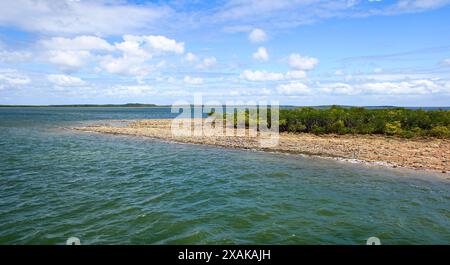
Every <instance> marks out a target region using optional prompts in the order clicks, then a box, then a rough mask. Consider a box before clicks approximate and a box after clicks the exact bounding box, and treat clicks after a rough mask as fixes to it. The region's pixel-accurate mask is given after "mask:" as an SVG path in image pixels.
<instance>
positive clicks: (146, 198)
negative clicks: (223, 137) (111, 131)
mask: <svg viewBox="0 0 450 265" xmlns="http://www.w3.org/2000/svg"><path fill="white" fill-rule="evenodd" d="M169 117H174V114H171V113H170V109H162V108H135V109H133V108H130V109H128V108H0V244H64V243H65V241H66V239H67V238H68V237H71V236H76V237H79V238H80V239H81V240H82V243H83V244H364V243H365V241H366V239H367V238H368V237H371V236H377V237H379V238H380V239H381V242H382V243H383V244H449V243H450V181H449V180H445V179H443V178H442V175H441V176H439V175H435V174H433V173H426V172H413V171H407V170H398V169H383V168H377V167H367V166H363V165H352V164H348V163H343V162H337V161H330V160H326V159H318V158H307V157H301V156H296V155H285V154H266V153H260V152H252V151H240V150H232V149H225V148H216V147H210V146H200V145H189V144H174V143H167V142H163V141H159V140H152V139H145V138H139V137H126V136H113V135H101V134H94V133H86V132H76V131H73V130H70V129H68V128H70V127H73V126H77V125H82V124H86V123H91V122H99V121H101V120H105V121H107V120H111V119H140V118H169ZM447 178H448V176H447Z"/></svg>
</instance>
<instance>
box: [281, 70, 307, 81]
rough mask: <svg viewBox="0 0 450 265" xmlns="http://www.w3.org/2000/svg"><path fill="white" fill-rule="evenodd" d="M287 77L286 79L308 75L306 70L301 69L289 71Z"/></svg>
mask: <svg viewBox="0 0 450 265" xmlns="http://www.w3.org/2000/svg"><path fill="white" fill-rule="evenodd" d="M285 77H286V79H302V78H305V77H306V72H305V71H301V70H295V71H288V72H287V73H286V75H285Z"/></svg>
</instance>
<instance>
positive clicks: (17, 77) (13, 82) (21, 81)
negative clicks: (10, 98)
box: [0, 69, 31, 88]
mask: <svg viewBox="0 0 450 265" xmlns="http://www.w3.org/2000/svg"><path fill="white" fill-rule="evenodd" d="M30 82H31V79H30V78H29V77H28V76H27V75H25V74H22V73H19V72H18V71H17V70H14V69H0V85H1V87H2V88H5V87H16V86H23V85H27V84H29V83H30Z"/></svg>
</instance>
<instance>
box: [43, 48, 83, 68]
mask: <svg viewBox="0 0 450 265" xmlns="http://www.w3.org/2000/svg"><path fill="white" fill-rule="evenodd" d="M47 56H48V57H47V60H48V61H49V62H50V63H52V64H55V65H57V66H58V67H60V68H61V69H62V70H64V71H69V72H72V71H77V70H80V69H81V68H82V67H83V66H84V65H85V64H86V63H87V61H88V60H89V59H90V58H91V53H90V52H89V51H49V52H48V53H47Z"/></svg>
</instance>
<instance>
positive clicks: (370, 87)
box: [361, 80, 442, 95]
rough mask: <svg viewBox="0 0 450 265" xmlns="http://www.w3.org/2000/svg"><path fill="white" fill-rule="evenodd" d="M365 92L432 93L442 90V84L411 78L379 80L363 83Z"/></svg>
mask: <svg viewBox="0 0 450 265" xmlns="http://www.w3.org/2000/svg"><path fill="white" fill-rule="evenodd" d="M361 89H362V90H363V91H364V93H371V94H384V95H390V94H430V93H436V92H439V91H441V89H442V86H440V85H438V84H436V83H435V82H434V81H432V80H411V81H402V82H379V83H366V84H362V85H361Z"/></svg>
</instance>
